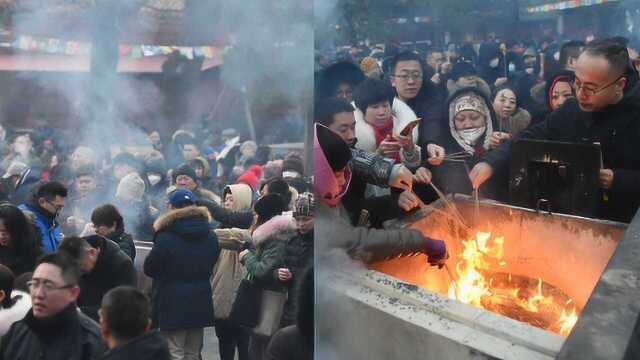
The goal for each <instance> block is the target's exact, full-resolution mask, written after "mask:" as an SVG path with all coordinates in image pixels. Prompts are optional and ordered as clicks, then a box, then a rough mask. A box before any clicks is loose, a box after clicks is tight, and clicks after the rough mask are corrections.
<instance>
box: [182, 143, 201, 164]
mask: <svg viewBox="0 0 640 360" xmlns="http://www.w3.org/2000/svg"><path fill="white" fill-rule="evenodd" d="M198 156H200V148H199V147H198V145H197V144H196V143H195V142H188V143H186V144H184V145H183V146H182V157H183V158H184V160H185V161H191V160H193V159H195V158H197V157H198Z"/></svg>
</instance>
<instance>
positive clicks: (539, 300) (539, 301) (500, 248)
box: [448, 231, 578, 336]
mask: <svg viewBox="0 0 640 360" xmlns="http://www.w3.org/2000/svg"><path fill="white" fill-rule="evenodd" d="M462 245H463V250H462V253H461V254H460V255H459V257H460V261H458V263H457V264H456V271H455V273H456V275H457V279H456V280H455V281H452V282H451V284H450V285H449V289H448V296H449V298H452V299H456V300H458V301H461V302H463V303H466V304H470V305H474V306H477V307H480V308H486V306H502V308H501V309H506V310H504V311H505V312H504V315H507V316H509V315H510V314H509V309H511V310H512V311H515V312H516V313H518V314H519V315H520V318H522V314H525V315H526V314H527V313H529V314H534V315H536V316H540V317H542V318H546V315H548V314H547V313H550V314H549V315H550V316H551V318H552V319H553V318H554V317H557V322H555V323H549V324H548V326H544V327H545V328H546V329H547V330H551V331H555V332H557V333H559V334H560V335H562V336H568V335H569V333H570V332H571V330H572V329H573V326H574V325H575V324H576V322H577V320H578V316H577V310H576V307H575V305H573V304H572V303H573V301H572V300H571V299H569V300H568V301H566V303H564V300H560V301H561V303H560V304H557V302H558V299H555V298H554V297H553V296H552V295H551V294H549V290H548V289H547V293H545V289H544V287H543V281H542V278H540V277H538V279H537V284H536V285H533V284H530V285H528V286H526V287H524V288H521V287H519V286H518V284H514V283H512V275H511V274H508V278H507V279H508V280H507V284H505V281H504V280H502V282H501V283H500V282H499V281H498V282H496V281H494V278H493V277H491V278H489V279H487V277H486V276H485V274H486V273H488V272H490V271H491V270H492V269H496V268H498V267H502V266H504V265H506V261H505V260H503V259H502V257H503V256H504V237H495V238H493V239H492V236H491V233H487V232H480V231H479V232H477V233H476V236H475V239H473V240H467V241H462ZM514 309H515V310H514ZM518 309H519V310H518ZM560 309H561V310H560ZM552 321H553V320H552ZM530 323H532V324H534V325H539V326H540V325H541V321H534V320H532V322H530Z"/></svg>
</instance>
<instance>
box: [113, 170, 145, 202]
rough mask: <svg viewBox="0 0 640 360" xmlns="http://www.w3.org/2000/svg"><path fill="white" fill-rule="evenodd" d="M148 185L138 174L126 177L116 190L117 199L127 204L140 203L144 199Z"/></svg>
mask: <svg viewBox="0 0 640 360" xmlns="http://www.w3.org/2000/svg"><path fill="white" fill-rule="evenodd" d="M145 191H146V185H145V183H144V180H142V178H141V177H140V175H138V174H137V173H130V174H127V175H125V176H124V177H123V178H122V179H121V180H120V182H119V183H118V187H117V188H116V199H119V200H123V201H125V202H140V201H142V199H143V198H144V193H145Z"/></svg>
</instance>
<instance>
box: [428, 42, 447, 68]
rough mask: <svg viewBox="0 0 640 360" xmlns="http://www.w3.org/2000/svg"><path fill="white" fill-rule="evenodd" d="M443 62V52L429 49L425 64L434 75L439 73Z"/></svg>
mask: <svg viewBox="0 0 640 360" xmlns="http://www.w3.org/2000/svg"><path fill="white" fill-rule="evenodd" d="M445 60H446V59H445V56H444V52H443V51H442V50H441V49H437V48H433V49H430V50H429V53H428V54H427V64H428V65H429V66H431V67H432V68H433V70H435V72H436V73H437V72H439V71H440V67H441V66H442V64H444V62H445Z"/></svg>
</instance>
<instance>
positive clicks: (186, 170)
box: [172, 163, 197, 184]
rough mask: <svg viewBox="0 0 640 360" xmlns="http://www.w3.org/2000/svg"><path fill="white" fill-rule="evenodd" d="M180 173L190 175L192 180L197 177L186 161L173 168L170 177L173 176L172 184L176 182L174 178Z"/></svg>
mask: <svg viewBox="0 0 640 360" xmlns="http://www.w3.org/2000/svg"><path fill="white" fill-rule="evenodd" d="M180 175H186V176H188V177H190V178H191V179H192V180H193V181H196V178H197V176H196V171H195V170H193V168H192V167H191V166H189V164H186V163H185V164H182V165H180V166H178V167H177V168H175V170H173V174H172V178H173V183H174V184H175V182H176V179H177V178H178V176H180Z"/></svg>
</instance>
